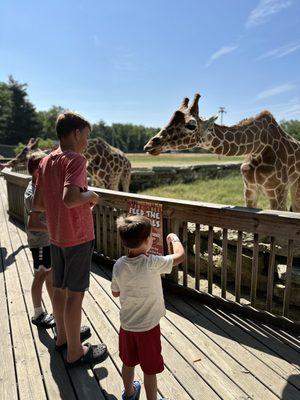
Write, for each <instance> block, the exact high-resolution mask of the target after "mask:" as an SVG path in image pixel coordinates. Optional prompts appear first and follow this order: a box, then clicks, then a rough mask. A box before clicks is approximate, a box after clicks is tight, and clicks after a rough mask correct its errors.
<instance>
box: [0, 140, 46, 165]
mask: <svg viewBox="0 0 300 400" xmlns="http://www.w3.org/2000/svg"><path fill="white" fill-rule="evenodd" d="M39 140H40V138H36V139H35V138H31V139H29V142H28V143H27V145H26V146H25V147H24V148H23V150H22V151H21V152H20V153H19V154H17V155H16V157H15V158H13V159H12V160H10V161H8V162H6V163H1V164H0V171H1V170H2V169H4V168H15V167H19V166H22V165H23V166H24V168H26V161H27V158H28V156H29V154H30V153H32V152H33V151H35V150H37V149H38V144H39Z"/></svg>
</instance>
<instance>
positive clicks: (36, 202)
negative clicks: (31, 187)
mask: <svg viewBox="0 0 300 400" xmlns="http://www.w3.org/2000/svg"><path fill="white" fill-rule="evenodd" d="M32 209H33V210H34V211H38V212H42V211H45V206H44V201H43V196H42V192H41V190H37V189H36V190H35V192H34V196H33V201H32Z"/></svg>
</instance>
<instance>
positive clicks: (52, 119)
mask: <svg viewBox="0 0 300 400" xmlns="http://www.w3.org/2000/svg"><path fill="white" fill-rule="evenodd" d="M63 111H64V108H63V107H61V106H52V107H51V108H50V109H49V110H46V111H38V119H39V122H40V124H41V125H42V129H41V134H40V136H41V137H42V138H52V139H57V136H56V130H55V124H56V120H57V117H58V115H59V114H61V113H62V112H63Z"/></svg>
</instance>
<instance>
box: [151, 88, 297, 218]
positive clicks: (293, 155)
mask: <svg viewBox="0 0 300 400" xmlns="http://www.w3.org/2000/svg"><path fill="white" fill-rule="evenodd" d="M199 98H200V94H198V93H197V94H196V95H195V97H194V100H193V102H192V104H191V105H190V106H189V99H188V98H184V99H183V102H182V104H181V105H180V108H179V109H178V110H177V111H175V113H174V114H173V116H172V118H171V120H170V121H169V123H168V124H167V125H166V126H165V127H164V128H162V129H161V130H160V132H158V133H157V134H156V135H155V136H154V137H152V138H151V139H150V140H149V141H148V143H147V144H146V145H145V147H144V150H145V151H147V152H148V153H150V154H152V155H158V154H160V153H161V152H162V151H165V150H175V149H176V150H184V149H190V148H193V147H202V148H205V149H208V150H210V151H211V152H213V153H215V154H218V155H225V156H239V155H245V156H246V157H245V161H244V163H243V164H242V165H241V173H242V176H243V181H244V198H245V203H246V206H247V207H254V208H257V199H258V194H259V193H260V192H262V193H264V194H265V195H266V196H267V197H268V199H269V203H270V208H271V209H273V210H286V209H287V195H288V191H289V190H290V192H291V200H292V210H293V211H297V212H300V142H298V141H297V140H296V139H294V138H293V137H292V136H290V135H289V134H287V133H286V132H285V131H284V130H283V129H282V128H281V127H280V126H279V125H278V123H277V122H276V120H275V118H274V117H273V115H272V114H271V113H270V112H268V111H263V112H261V113H260V114H258V115H257V116H255V117H252V118H249V119H245V120H243V121H241V122H240V123H239V124H237V125H233V126H230V127H228V126H224V125H217V124H216V123H215V121H216V119H217V118H218V116H213V117H211V118H209V119H207V120H203V119H201V118H200V117H199V108H198V101H199Z"/></svg>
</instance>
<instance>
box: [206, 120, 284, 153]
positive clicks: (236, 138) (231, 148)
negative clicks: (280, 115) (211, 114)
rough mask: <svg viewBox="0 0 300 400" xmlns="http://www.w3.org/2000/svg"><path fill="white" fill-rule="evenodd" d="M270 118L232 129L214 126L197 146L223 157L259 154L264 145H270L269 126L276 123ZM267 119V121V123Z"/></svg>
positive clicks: (271, 138)
mask: <svg viewBox="0 0 300 400" xmlns="http://www.w3.org/2000/svg"><path fill="white" fill-rule="evenodd" d="M270 118H271V117H270V116H267V117H266V118H265V119H261V120H260V121H257V120H253V121H252V122H248V123H247V124H244V125H243V124H242V125H235V126H232V127H227V126H221V125H217V124H214V126H213V129H212V130H211V131H210V132H209V133H208V134H207V135H206V136H205V138H202V140H201V139H200V143H199V145H200V146H201V147H205V148H207V149H208V150H210V151H212V152H213V153H216V154H220V155H225V156H240V155H246V154H251V153H252V154H255V153H257V154H258V153H260V152H261V151H262V150H263V149H264V147H265V146H266V145H268V144H269V145H272V143H273V139H274V137H273V136H272V134H271V132H272V129H270V126H269V124H270V123H272V124H274V128H275V124H276V127H278V125H277V123H276V121H275V120H274V119H273V121H271V120H270ZM267 119H268V121H267Z"/></svg>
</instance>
